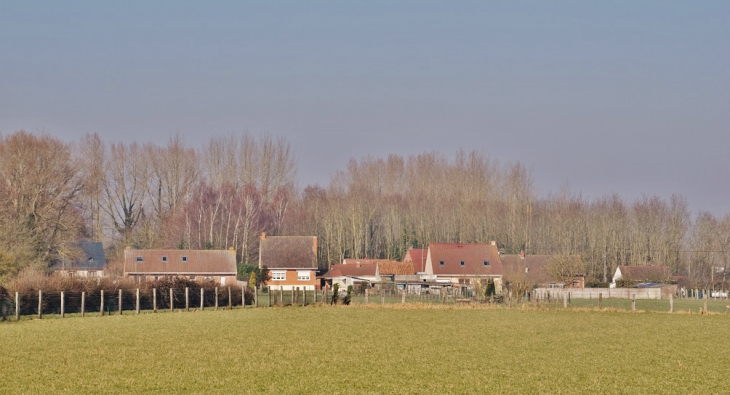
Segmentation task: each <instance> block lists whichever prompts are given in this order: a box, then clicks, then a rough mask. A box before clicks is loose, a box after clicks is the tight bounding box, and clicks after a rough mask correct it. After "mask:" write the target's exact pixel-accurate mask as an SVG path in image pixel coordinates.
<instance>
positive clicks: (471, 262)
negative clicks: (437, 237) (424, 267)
mask: <svg viewBox="0 0 730 395" xmlns="http://www.w3.org/2000/svg"><path fill="white" fill-rule="evenodd" d="M428 256H429V257H430V259H431V265H432V267H433V274H437V275H439V274H440V275H450V276H475V275H497V276H498V275H501V274H502V261H501V260H500V258H499V252H498V250H497V246H495V245H491V244H460V243H432V244H429V246H428ZM441 262H443V265H442V264H441ZM462 262H463V263H464V264H463V265H462V264H461V263H462ZM485 262H487V263H488V265H485V264H484V263H485Z"/></svg>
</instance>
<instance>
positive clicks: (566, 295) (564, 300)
mask: <svg viewBox="0 0 730 395" xmlns="http://www.w3.org/2000/svg"><path fill="white" fill-rule="evenodd" d="M563 308H564V309H567V308H568V293H567V292H563Z"/></svg>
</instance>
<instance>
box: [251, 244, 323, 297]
mask: <svg viewBox="0 0 730 395" xmlns="http://www.w3.org/2000/svg"><path fill="white" fill-rule="evenodd" d="M264 266H266V267H267V268H268V269H269V271H270V272H269V274H270V279H269V280H268V281H267V282H266V285H267V286H268V287H270V288H272V289H281V290H291V289H296V288H299V289H306V290H314V289H316V284H317V275H316V272H317V237H316V236H266V233H262V234H261V240H260V244H259V268H262V267H264Z"/></svg>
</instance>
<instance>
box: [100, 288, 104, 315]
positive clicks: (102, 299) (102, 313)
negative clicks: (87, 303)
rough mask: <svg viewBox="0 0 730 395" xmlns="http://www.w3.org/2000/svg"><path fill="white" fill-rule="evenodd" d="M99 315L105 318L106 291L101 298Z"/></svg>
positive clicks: (102, 292)
mask: <svg viewBox="0 0 730 395" xmlns="http://www.w3.org/2000/svg"><path fill="white" fill-rule="evenodd" d="M99 315H100V316H102V317H103V316H104V290H103V289H102V290H101V296H100V298H99Z"/></svg>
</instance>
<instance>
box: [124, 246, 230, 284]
mask: <svg viewBox="0 0 730 395" xmlns="http://www.w3.org/2000/svg"><path fill="white" fill-rule="evenodd" d="M236 275H237V267H236V250H234V249H229V250H133V249H131V248H126V249H125V250H124V276H128V277H133V278H134V279H135V280H136V281H137V282H142V281H151V280H158V279H160V278H172V277H187V278H188V279H190V280H196V281H202V280H212V281H215V282H217V283H219V284H220V285H226V284H228V285H231V284H235V282H236Z"/></svg>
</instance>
